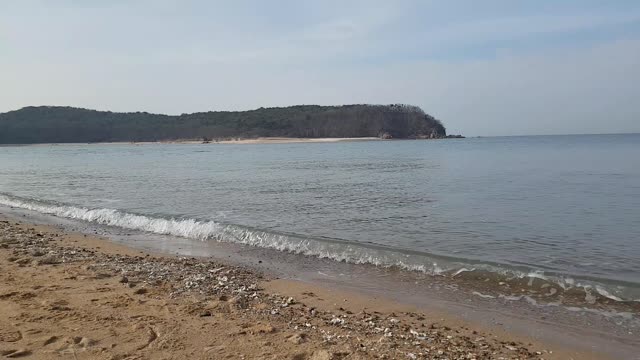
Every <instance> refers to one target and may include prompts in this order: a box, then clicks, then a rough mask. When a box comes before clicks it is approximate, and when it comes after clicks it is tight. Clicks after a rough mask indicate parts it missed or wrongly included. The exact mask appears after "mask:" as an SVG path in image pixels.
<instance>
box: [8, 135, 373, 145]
mask: <svg viewBox="0 0 640 360" xmlns="http://www.w3.org/2000/svg"><path fill="white" fill-rule="evenodd" d="M382 140H383V139H380V138H377V137H353V138H290V137H258V138H251V139H242V138H238V139H220V140H215V139H214V140H211V141H203V140H201V139H198V140H193V139H183V140H167V141H136V142H98V143H64V144H62V143H39V144H12V145H0V146H56V145H82V146H84V145H159V144H182V145H196V144H202V145H211V144H213V145H215V144H239V145H242V144H295V143H336V142H348V141H382Z"/></svg>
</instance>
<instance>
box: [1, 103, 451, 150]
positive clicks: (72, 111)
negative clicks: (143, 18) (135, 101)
mask: <svg viewBox="0 0 640 360" xmlns="http://www.w3.org/2000/svg"><path fill="white" fill-rule="evenodd" d="M256 137H302V138H321V137H335V138H341V137H384V138H398V139H410V138H443V137H446V130H445V128H444V126H443V125H442V123H441V122H440V121H439V120H436V119H435V118H434V117H432V116H430V115H428V114H425V113H424V111H422V109H420V108H419V107H416V106H409V105H343V106H318V105H299V106H290V107H280V108H260V109H256V110H251V111H210V112H200V113H193V114H182V115H178V116H171V115H160V114H150V113H147V112H134V113H115V112H111V111H97V110H88V109H81V108H73V107H61V106H38V107H25V108H22V109H20V110H16V111H10V112H6V113H1V114H0V143H3V144H32V143H69V142H115V141H162V140H179V139H223V138H256Z"/></svg>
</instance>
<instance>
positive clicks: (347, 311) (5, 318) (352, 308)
mask: <svg viewBox="0 0 640 360" xmlns="http://www.w3.org/2000/svg"><path fill="white" fill-rule="evenodd" d="M0 220H1V221H0V278H1V279H2V280H1V281H0V354H2V355H3V356H6V357H9V358H18V357H20V358H22V357H24V358H30V359H31V358H32V359H51V358H61V359H62V358H65V359H66V358H71V359H132V358H136V359H159V358H162V359H182V358H191V359H223V358H233V359H242V358H244V359H299V360H303V359H311V360H328V359H374V358H378V359H445V358H447V359H572V358H573V359H601V358H603V357H602V356H600V355H599V354H593V353H584V352H581V351H575V350H570V349H564V348H561V347H560V348H559V347H558V346H555V345H550V344H543V343H539V342H537V341H535V340H532V339H528V338H522V337H518V336H516V335H515V334H509V333H508V332H505V331H503V330H499V329H497V328H496V329H493V328H483V327H480V326H477V325H474V324H469V323H466V322H463V321H461V320H459V319H456V318H454V317H451V316H447V315H444V314H441V313H434V312H429V311H425V310H424V309H416V308H411V307H407V306H403V305H400V304H396V303H393V302H389V301H385V300H383V299H376V298H370V297H364V296H359V295H357V294H352V293H346V292H340V291H336V290H332V289H328V288H324V287H321V286H318V285H314V284H308V283H301V282H297V281H289V280H278V279H274V278H272V277H271V276H269V275H268V274H261V273H259V272H257V271H255V270H252V269H248V268H243V267H238V266H234V265H232V264H225V263H221V262H217V261H211V260H209V259H206V258H203V259H197V258H184V257H176V256H169V255H161V254H155V253H147V252H144V251H140V250H136V249H132V248H128V247H125V246H122V245H118V244H115V243H112V242H110V241H108V240H106V239H103V238H99V237H94V236H89V235H84V234H78V233H65V232H63V231H61V230H60V229H58V228H56V227H54V226H42V225H39V226H36V225H32V224H29V222H28V220H27V222H16V220H15V219H10V218H1V217H0Z"/></svg>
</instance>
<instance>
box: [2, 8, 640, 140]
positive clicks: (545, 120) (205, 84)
mask: <svg viewBox="0 0 640 360" xmlns="http://www.w3.org/2000/svg"><path fill="white" fill-rule="evenodd" d="M347 103H376V104H378V103H379V104H388V103H410V104H414V105H418V106H420V107H422V108H423V109H424V110H425V111H426V112H428V113H430V114H432V115H434V116H435V117H437V118H439V119H441V120H442V121H443V122H444V124H445V126H446V127H447V129H448V131H449V133H463V134H466V135H512V134H553V133H601V132H640V1H637V0H629V1H615V0H610V1H589V0H574V1H560V0H530V1H526V0H520V1H514V0H482V1H477V0H468V1H464V0H452V1H444V0H441V1H427V0H424V1H420V0H416V1H391V0H387V1H376V0H366V1H347V0H340V1H326V0H316V1H301V0H291V1H262V0H247V1H243V0H235V1H162V0H149V1H125V0H99V1H98V0H95V1H91V0H85V1H82V0H68V1H63V0H51V1H28V0H26V1H25V0H15V1H11V0H2V1H0V112H2V111H8V110H15V109H18V108H20V107H23V106H27V105H70V106H79V107H87V108H95V109H100V110H113V111H149V112H158V113H169V114H179V113H183V112H194V111H207V110H244V109H253V108H258V107H261V106H264V107H269V106H286V105H295V104H347Z"/></svg>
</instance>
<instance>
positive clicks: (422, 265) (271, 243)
mask: <svg viewBox="0 0 640 360" xmlns="http://www.w3.org/2000/svg"><path fill="white" fill-rule="evenodd" d="M0 205H4V206H8V207H15V208H20V209H26V210H30V211H35V212H38V213H43V214H49V215H54V216H57V217H62V218H67V219H74V220H82V221H87V222H91V223H96V224H101V225H106V226H113V227H118V228H122V229H129V230H137V231H143V232H148V233H154V234H161V235H172V236H178V237H184V238H190V239H197V240H201V241H209V240H214V241H220V242H231V243H237V244H243V245H249V246H256V247H261V248H267V249H274V250H278V251H286V252H290V253H294V254H301V255H306V256H314V257H317V258H321V259H331V260H335V261H341V262H347V263H353V264H371V265H375V266H378V267H396V268H399V269H402V270H409V271H417V272H421V273H425V274H429V275H436V276H443V277H450V278H455V279H456V281H466V282H474V281H475V282H478V281H482V282H485V283H486V282H491V283H493V284H496V288H497V289H501V288H500V286H503V285H505V284H507V285H506V286H507V288H510V289H516V288H518V289H530V290H531V291H533V293H536V294H538V293H540V294H542V295H541V296H544V297H552V296H553V295H556V296H558V295H560V296H562V297H563V298H566V297H567V296H574V297H575V298H576V299H581V300H582V302H585V303H588V304H593V303H595V302H598V301H614V302H635V303H636V304H638V298H640V295H638V289H632V290H633V291H632V293H627V291H626V290H628V289H626V288H625V287H622V286H619V285H618V286H611V287H606V288H605V286H604V285H603V284H601V283H599V282H594V281H590V280H585V279H582V280H580V281H578V280H575V279H573V278H570V277H567V276H561V275H549V274H545V273H542V272H540V271H525V270H519V269H513V268H509V267H505V266H499V265H496V264H487V263H473V264H471V263H470V261H466V260H462V259H455V258H449V257H444V256H437V255H431V254H425V253H417V252H411V251H404V250H400V249H391V248H386V247H382V246H373V245H369V244H354V243H350V242H347V241H342V240H335V239H324V238H323V239H317V238H308V237H303V236H299V235H295V234H279V233H275V232H266V231H262V230H259V229H252V228H248V227H243V226H237V225H232V224H224V223H221V222H216V221H201V220H196V219H175V218H172V219H167V218H161V217H150V216H146V215H139V214H132V213H127V212H123V211H120V210H115V209H106V208H98V209H89V208H85V207H78V206H71V205H66V204H59V203H50V202H44V201H40V200H32V199H24V198H19V197H16V196H13V195H8V194H1V193H0ZM498 284H499V285H500V286H498ZM502 290H504V289H502ZM474 294H475V295H477V296H479V297H481V298H490V297H491V298H502V299H507V300H514V299H516V298H513V299H512V298H511V297H509V296H505V295H501V294H500V293H499V292H498V293H495V294H494V295H488V294H483V293H480V292H474ZM518 299H519V298H518ZM548 300H551V298H549V299H548ZM634 307H635V306H634Z"/></svg>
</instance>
